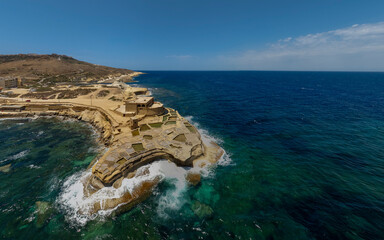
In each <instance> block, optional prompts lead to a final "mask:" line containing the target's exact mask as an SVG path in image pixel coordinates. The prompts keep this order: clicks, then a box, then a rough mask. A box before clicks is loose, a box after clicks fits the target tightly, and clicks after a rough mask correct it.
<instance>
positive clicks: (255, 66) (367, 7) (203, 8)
mask: <svg viewBox="0 0 384 240" xmlns="http://www.w3.org/2000/svg"><path fill="white" fill-rule="evenodd" d="M18 53H39V54H50V53H57V54H64V55H68V56H72V57H74V58H76V59H79V60H83V61H87V62H91V63H95V64H100V65H107V66H113V67H121V68H128V69H133V70H293V71H294V70H299V71H384V1H383V0H367V1H362V0H359V1H357V0H236V1H235V0H220V1H218V0H194V1H187V0H136V1H131V0H121V1H120V0H109V1H104V0H76V1H73V0H66V1H52V0H0V54H18Z"/></svg>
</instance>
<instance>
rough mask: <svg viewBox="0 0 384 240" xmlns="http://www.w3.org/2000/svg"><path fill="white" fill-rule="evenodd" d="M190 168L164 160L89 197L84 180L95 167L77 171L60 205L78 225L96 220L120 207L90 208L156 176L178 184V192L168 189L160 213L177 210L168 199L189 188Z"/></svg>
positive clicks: (119, 195) (62, 196) (70, 219)
mask: <svg viewBox="0 0 384 240" xmlns="http://www.w3.org/2000/svg"><path fill="white" fill-rule="evenodd" d="M186 173H187V170H185V169H183V168H180V167H177V166H176V165H175V164H174V163H172V162H169V161H166V160H161V161H157V162H154V163H152V164H149V165H146V166H143V167H141V168H139V169H138V170H137V174H136V176H137V177H134V178H130V179H127V178H125V179H124V180H123V181H122V184H121V186H120V187H119V188H114V187H104V188H102V189H100V190H99V191H97V192H95V193H94V194H92V195H91V196H89V197H86V196H85V195H84V184H83V183H84V182H85V180H86V179H87V178H88V177H89V176H90V175H91V174H92V173H91V170H90V169H89V170H86V171H84V172H79V173H76V174H74V175H72V176H70V177H69V178H68V179H67V180H66V181H65V182H64V184H63V187H62V193H61V194H60V196H59V197H58V199H57V203H58V205H59V206H60V207H61V208H62V209H64V211H65V212H66V218H67V220H68V221H69V222H71V223H74V224H75V225H80V226H84V225H85V224H86V223H87V222H88V221H90V220H93V219H95V218H97V217H101V218H103V217H106V216H109V215H110V214H111V213H112V212H113V211H115V210H116V209H117V208H118V207H120V205H119V206H117V207H116V208H114V209H110V210H100V211H98V212H97V213H96V214H92V215H90V214H89V213H90V212H91V211H90V210H91V209H92V207H93V206H94V204H95V203H100V205H101V206H103V201H105V200H106V199H113V198H120V197H122V196H123V195H124V194H125V193H127V192H130V193H132V192H133V191H134V189H135V188H136V187H137V186H139V185H140V184H141V183H143V182H145V181H154V180H155V179H161V181H163V180H165V179H170V180H172V181H171V182H172V183H175V187H176V188H175V189H176V190H175V191H167V192H166V193H165V196H164V197H163V196H161V197H160V203H161V204H159V209H158V212H159V214H161V212H164V211H166V209H168V208H170V209H174V208H175V206H174V205H173V204H174V202H173V201H172V202H171V201H168V199H169V198H172V199H173V200H179V199H180V200H179V203H181V198H180V197H179V195H180V194H179V193H181V192H182V191H183V189H184V188H185V187H186V185H187V184H186V180H185V174H186Z"/></svg>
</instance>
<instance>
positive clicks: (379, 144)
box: [0, 72, 384, 239]
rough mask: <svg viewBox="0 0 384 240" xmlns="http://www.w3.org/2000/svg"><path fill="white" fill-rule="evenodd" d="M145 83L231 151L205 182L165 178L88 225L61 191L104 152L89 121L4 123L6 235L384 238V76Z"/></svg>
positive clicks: (180, 76)
mask: <svg viewBox="0 0 384 240" xmlns="http://www.w3.org/2000/svg"><path fill="white" fill-rule="evenodd" d="M136 79H137V80H138V81H139V83H138V84H139V85H143V86H146V87H149V88H150V89H151V91H152V93H153V95H154V96H155V97H156V98H157V99H158V100H159V101H161V102H163V103H164V104H165V105H166V106H169V107H173V108H176V109H178V110H179V112H180V113H181V114H182V115H183V116H187V117H188V118H189V119H191V121H192V122H193V123H194V124H197V125H198V127H199V128H200V129H201V130H202V131H203V132H204V133H205V134H208V136H211V137H214V138H215V139H216V140H217V141H218V142H219V143H220V145H221V146H222V147H223V148H224V149H225V150H226V152H227V154H228V155H229V156H230V157H229V158H226V159H224V160H223V161H221V162H220V164H219V165H218V166H217V167H216V168H215V169H212V170H211V172H210V173H209V174H207V175H206V176H205V177H204V178H203V179H202V183H201V184H200V185H199V186H196V187H192V186H186V187H184V188H182V189H181V188H180V186H182V187H183V186H184V185H183V184H181V185H180V184H179V183H180V182H178V181H180V180H178V179H177V178H167V179H166V180H165V181H163V182H161V183H160V185H159V186H158V187H157V189H156V191H155V192H154V194H153V195H152V196H151V197H150V198H149V199H147V200H146V201H144V202H143V203H141V204H139V205H138V206H136V207H135V208H133V209H132V210H130V211H129V212H126V213H123V214H111V215H109V216H106V217H97V216H96V217H95V218H94V219H93V220H89V221H88V222H87V223H86V224H85V225H80V224H78V223H77V222H76V221H75V220H73V219H72V218H71V216H70V214H69V212H68V210H67V209H65V208H63V206H62V204H60V202H58V200H57V199H58V198H59V196H60V194H62V192H63V188H64V185H65V183H66V182H68V179H70V178H71V177H73V176H74V175H76V174H79V173H81V172H82V171H84V170H85V169H86V168H87V163H88V162H90V161H91V160H92V159H93V157H94V156H96V154H97V152H98V151H99V150H97V149H98V148H97V147H98V146H97V145H96V143H95V136H94V135H93V133H92V131H91V129H90V128H89V127H87V126H86V125H84V124H81V123H76V122H64V123H62V122H60V121H58V120H55V119H41V120H34V121H30V122H24V123H23V124H20V123H15V122H8V121H2V122H0V139H1V140H2V142H3V144H2V146H1V147H0V156H1V157H0V161H2V162H0V166H4V165H6V164H8V163H12V168H11V170H10V172H8V173H2V172H0V184H1V188H0V189H1V190H0V204H1V205H0V210H1V212H0V233H1V235H2V236H3V238H9V239H21V238H23V239H26V238H28V239H54V238H60V239H95V238H96V237H97V238H98V239H383V236H384V227H383V226H382V222H384V187H383V186H384V184H383V183H384V148H383V146H384V108H383V105H384V103H383V100H384V74H383V73H314V72H148V74H146V75H142V76H140V77H138V78H136ZM41 131H42V133H41ZM19 153H23V154H20V155H17V154H19ZM38 201H40V202H44V203H39V204H36V202H38ZM38 206H39V207H40V209H42V210H41V212H40V213H39V212H36V211H37V209H38ZM44 209H48V210H45V211H43V210H44Z"/></svg>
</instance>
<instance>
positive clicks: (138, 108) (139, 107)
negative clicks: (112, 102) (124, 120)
mask: <svg viewBox="0 0 384 240" xmlns="http://www.w3.org/2000/svg"><path fill="white" fill-rule="evenodd" d="M164 111H165V108H164V106H163V104H161V103H159V102H155V101H154V98H153V97H144V96H138V97H136V98H134V99H129V100H126V101H125V102H124V105H122V106H120V107H119V108H117V109H116V112H117V113H119V114H120V115H122V116H124V117H125V116H129V117H133V116H136V115H144V116H154V115H161V114H163V113H164Z"/></svg>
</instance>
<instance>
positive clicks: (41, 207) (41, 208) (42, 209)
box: [36, 201, 52, 228]
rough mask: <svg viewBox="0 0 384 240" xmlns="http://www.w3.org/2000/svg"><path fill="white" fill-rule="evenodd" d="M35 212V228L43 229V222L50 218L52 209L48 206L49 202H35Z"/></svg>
mask: <svg viewBox="0 0 384 240" xmlns="http://www.w3.org/2000/svg"><path fill="white" fill-rule="evenodd" d="M36 212H37V218H36V227H38V228H41V227H43V225H44V223H45V221H46V220H47V219H48V218H49V217H50V216H51V214H52V207H51V205H50V204H49V202H40V201H37V202H36Z"/></svg>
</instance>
